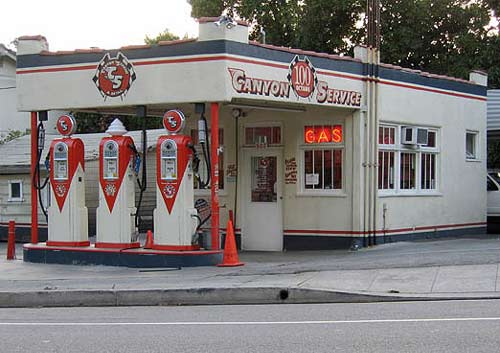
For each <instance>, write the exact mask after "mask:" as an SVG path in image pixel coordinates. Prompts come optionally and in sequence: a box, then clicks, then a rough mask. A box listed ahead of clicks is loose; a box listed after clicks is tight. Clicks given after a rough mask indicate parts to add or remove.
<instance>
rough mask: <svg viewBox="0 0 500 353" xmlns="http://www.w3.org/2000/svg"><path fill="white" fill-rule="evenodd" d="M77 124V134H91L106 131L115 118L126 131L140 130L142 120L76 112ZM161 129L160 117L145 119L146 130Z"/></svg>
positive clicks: (133, 117) (122, 116)
mask: <svg viewBox="0 0 500 353" xmlns="http://www.w3.org/2000/svg"><path fill="white" fill-rule="evenodd" d="M74 115H75V118H76V121H77V122H78V124H77V133H79V134H86V133H93V132H104V131H106V130H107V129H108V127H109V124H111V122H112V121H113V120H115V119H116V118H118V119H120V120H121V122H122V123H123V125H124V126H125V128H126V129H127V130H128V131H133V130H141V129H142V124H143V121H142V118H138V117H135V116H128V115H115V114H113V115H111V114H97V113H87V112H76V113H75V114H74ZM161 127H162V118H160V117H147V118H146V128H147V129H159V128H161Z"/></svg>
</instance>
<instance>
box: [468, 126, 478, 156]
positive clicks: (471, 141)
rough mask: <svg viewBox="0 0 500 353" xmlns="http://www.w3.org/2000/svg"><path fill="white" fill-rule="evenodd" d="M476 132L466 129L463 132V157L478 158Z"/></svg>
mask: <svg viewBox="0 0 500 353" xmlns="http://www.w3.org/2000/svg"><path fill="white" fill-rule="evenodd" d="M477 136H478V133H477V131H466V133H465V158H466V159H478V154H477V151H478V148H477V143H478V137H477Z"/></svg>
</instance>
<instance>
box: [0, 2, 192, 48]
mask: <svg viewBox="0 0 500 353" xmlns="http://www.w3.org/2000/svg"><path fill="white" fill-rule="evenodd" d="M1 8H2V18H1V20H0V43H1V44H4V45H6V46H8V47H9V48H11V49H14V47H13V46H12V45H11V44H10V43H11V42H12V41H13V40H14V39H15V38H17V37H20V36H23V35H38V34H41V35H43V36H44V37H45V38H47V41H48V42H49V50H50V51H58V50H73V49H85V48H90V47H99V48H102V49H115V48H119V47H122V46H125V45H133V44H144V37H145V36H146V35H148V36H149V37H155V36H156V35H157V34H158V33H160V32H163V31H164V30H165V29H167V28H168V30H169V31H170V32H172V33H174V34H176V35H178V36H179V37H181V38H182V37H183V36H184V35H185V34H188V35H189V36H190V37H197V36H198V24H197V23H196V22H195V20H194V19H192V18H191V16H190V14H191V6H190V5H189V4H188V3H187V2H186V0H140V1H137V0H136V1H132V0H120V1H116V0H115V1H106V0H77V1H75V0H69V1H68V0H66V1H61V0H43V1H42V0H17V1H4V2H2V5H1Z"/></svg>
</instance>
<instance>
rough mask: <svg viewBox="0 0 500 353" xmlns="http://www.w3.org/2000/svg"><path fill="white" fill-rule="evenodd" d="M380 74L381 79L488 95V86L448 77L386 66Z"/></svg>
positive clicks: (381, 68)
mask: <svg viewBox="0 0 500 353" xmlns="http://www.w3.org/2000/svg"><path fill="white" fill-rule="evenodd" d="M379 75H380V78H381V79H385V80H391V81H398V82H405V83H409V84H414V85H420V86H427V87H432V88H436V89H443V90H450V91H458V92H461V93H469V94H473V95H477V96H484V97H486V92H487V87H484V86H478V85H474V84H468V83H464V82H457V81H451V80H446V79H439V78H435V77H426V76H422V75H419V74H418V73H414V72H405V71H401V70H396V69H389V68H385V67H380V68H379Z"/></svg>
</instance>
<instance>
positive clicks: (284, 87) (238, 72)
mask: <svg viewBox="0 0 500 353" xmlns="http://www.w3.org/2000/svg"><path fill="white" fill-rule="evenodd" d="M228 70H229V74H230V76H231V83H232V86H233V89H234V90H235V91H236V92H238V93H244V94H250V95H257V96H268V97H269V96H274V97H276V98H290V93H291V92H290V91H292V92H293V94H294V95H295V96H296V98H297V99H298V100H300V99H308V100H309V101H311V100H316V102H317V103H321V104H332V105H345V106H353V107H359V106H360V105H361V93H360V92H356V91H348V90H342V89H336V88H331V87H329V86H328V82H325V81H319V80H318V77H317V74H316V69H315V68H314V66H313V65H312V64H311V62H310V61H309V59H308V58H307V57H305V58H304V59H300V58H299V56H298V55H297V56H295V58H294V59H293V60H292V62H291V63H290V65H289V70H288V75H287V81H278V80H268V79H263V78H257V77H249V76H247V74H246V73H245V70H242V69H238V68H229V69H228Z"/></svg>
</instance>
